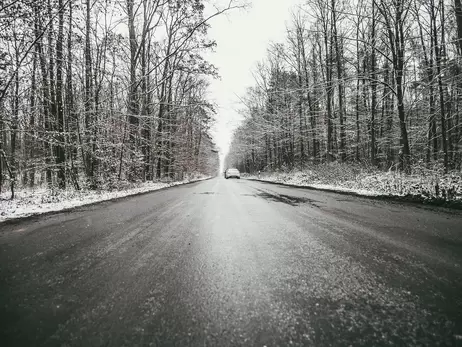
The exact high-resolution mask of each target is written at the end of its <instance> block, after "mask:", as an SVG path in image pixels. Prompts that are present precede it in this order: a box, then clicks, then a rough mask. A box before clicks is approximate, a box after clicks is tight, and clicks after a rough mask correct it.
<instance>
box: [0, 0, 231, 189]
mask: <svg viewBox="0 0 462 347" xmlns="http://www.w3.org/2000/svg"><path fill="white" fill-rule="evenodd" d="M226 5H227V6H226ZM235 7H236V5H235V3H234V2H233V1H230V2H229V3H228V2H226V4H225V6H224V7H222V8H218V7H214V8H212V11H207V10H206V8H205V4H204V1H200V0H184V1H173V0H125V1H118V0H82V1H80V0H44V1H35V0H10V1H0V189H2V188H3V191H5V189H8V190H11V193H12V196H14V191H15V187H35V186H47V187H54V188H56V189H65V188H67V187H70V188H73V189H76V190H79V189H83V188H85V189H100V188H111V187H113V186H117V184H118V183H120V182H143V181H152V180H181V179H183V178H184V177H185V176H187V175H191V174H203V175H212V174H214V173H215V172H216V171H217V167H218V165H219V163H218V162H219V158H218V150H217V149H216V146H215V143H214V140H213V138H212V135H211V132H210V129H211V127H212V125H213V119H214V116H215V113H216V107H215V105H214V104H213V103H211V102H210V101H209V100H208V97H207V88H208V86H209V81H210V78H215V77H216V76H217V75H218V72H217V69H216V68H215V67H214V66H213V65H212V64H210V63H209V62H208V61H207V60H206V59H205V58H204V52H207V51H210V50H213V49H214V47H215V45H216V43H215V42H214V41H213V40H211V39H210V38H209V37H208V34H207V31H208V28H209V24H208V22H209V20H210V19H211V18H213V17H216V16H219V15H222V14H224V13H226V12H227V11H230V10H232V9H233V8H235Z"/></svg>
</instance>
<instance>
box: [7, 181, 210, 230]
mask: <svg viewBox="0 0 462 347" xmlns="http://www.w3.org/2000/svg"><path fill="white" fill-rule="evenodd" d="M208 178H209V177H195V178H190V179H186V180H183V181H177V182H170V183H162V182H145V183H141V184H139V185H137V186H136V187H133V188H129V189H123V190H117V191H104V190H100V191H98V190H79V191H78V190H74V189H67V190H50V189H48V188H37V189H21V190H18V191H16V193H15V195H16V196H15V199H13V200H11V199H10V192H9V191H6V192H5V191H4V192H2V193H1V194H0V223H1V222H4V221H6V220H8V219H15V218H22V217H27V216H31V215H36V214H42V213H46V212H52V211H53V212H54V211H61V210H65V209H69V208H73V207H78V206H83V205H88V204H92V203H96V202H101V201H106V200H111V199H115V198H121V197H125V196H130V195H136V194H140V193H145V192H150V191H155V190H159V189H162V188H166V187H173V186H177V185H181V184H186V183H191V182H196V181H201V180H205V179H208Z"/></svg>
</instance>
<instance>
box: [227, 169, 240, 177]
mask: <svg viewBox="0 0 462 347" xmlns="http://www.w3.org/2000/svg"><path fill="white" fill-rule="evenodd" d="M232 177H234V178H241V173H240V172H239V170H238V169H228V170H226V171H225V178H226V179H228V178H232Z"/></svg>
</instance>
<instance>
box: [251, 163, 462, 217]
mask: <svg viewBox="0 0 462 347" xmlns="http://www.w3.org/2000/svg"><path fill="white" fill-rule="evenodd" d="M245 178H249V179H257V180H260V181H266V182H274V183H282V184H288V185H293V186H300V187H308V188H313V189H321V190H329V191H336V192H343V193H352V194H357V195H364V196H374V197H387V198H396V199H397V200H406V201H413V202H423V203H432V204H437V205H445V206H451V207H458V208H462V175H461V173H452V174H442V173H438V172H435V171H430V170H428V171H425V170H422V169H421V170H419V171H416V173H415V174H413V175H406V174H403V173H400V172H395V171H388V172H382V171H378V170H373V169H370V168H369V169H365V168H360V167H358V166H348V165H342V164H335V163H333V164H325V165H319V166H317V167H314V168H313V169H310V170H304V171H294V170H292V171H286V172H273V173H268V172H264V173H263V172H262V173H261V174H260V176H258V175H246V176H245Z"/></svg>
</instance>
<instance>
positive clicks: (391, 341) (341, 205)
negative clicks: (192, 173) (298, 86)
mask: <svg viewBox="0 0 462 347" xmlns="http://www.w3.org/2000/svg"><path fill="white" fill-rule="evenodd" d="M0 345H1V346H3V347H7V346H21V347H22V346H128V347H132V346H350V345H351V346H391V345H394V346H462V213H461V212H460V211H455V210H449V209H443V208H432V207H425V206H418V205H411V204H401V203H396V202H385V201H379V200H372V199H367V198H358V197H354V196H348V195H340V194H335V193H327V192H320V191H315V190H307V189H297V188H291V187H285V186H279V185H273V184H268V183H262V182H256V181H247V180H225V179H223V178H216V179H212V180H208V181H203V182H199V183H194V184H189V185H184V186H179V187H174V188H170V189H166V190H161V191H157V192H153V193H149V194H145V195H139V196H134V197H130V198H125V199H122V200H118V201H113V202H105V203H101V204H97V205H92V206H87V207H82V208H78V209H76V210H74V211H72V212H67V213H58V214H54V215H47V216H42V217H37V218H33V219H26V220H23V221H17V222H14V223H4V224H0Z"/></svg>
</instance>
